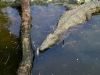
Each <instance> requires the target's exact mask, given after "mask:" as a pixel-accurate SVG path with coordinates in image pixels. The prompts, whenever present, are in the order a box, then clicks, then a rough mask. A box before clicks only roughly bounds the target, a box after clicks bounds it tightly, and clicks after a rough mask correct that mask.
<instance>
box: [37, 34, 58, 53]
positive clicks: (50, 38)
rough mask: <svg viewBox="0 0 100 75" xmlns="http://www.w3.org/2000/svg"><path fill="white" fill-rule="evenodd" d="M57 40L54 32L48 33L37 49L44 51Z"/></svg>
mask: <svg viewBox="0 0 100 75" xmlns="http://www.w3.org/2000/svg"><path fill="white" fill-rule="evenodd" d="M57 41H58V36H57V35H54V34H49V35H48V36H47V38H46V39H45V40H44V41H43V43H42V45H41V46H40V48H39V50H40V51H44V50H46V49H48V48H50V47H51V46H53V45H54V44H55V43H56V42H57Z"/></svg>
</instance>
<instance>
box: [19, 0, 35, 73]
mask: <svg viewBox="0 0 100 75" xmlns="http://www.w3.org/2000/svg"><path fill="white" fill-rule="evenodd" d="M21 7H22V25H21V43H22V62H21V64H20V66H19V69H18V75H31V70H32V62H33V52H32V47H31V38H30V29H31V16H30V2H29V0H22V5H21Z"/></svg>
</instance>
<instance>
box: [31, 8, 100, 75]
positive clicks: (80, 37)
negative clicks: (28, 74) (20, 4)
mask: <svg viewBox="0 0 100 75" xmlns="http://www.w3.org/2000/svg"><path fill="white" fill-rule="evenodd" d="M36 7H37V8H36ZM36 7H35V6H34V7H33V8H32V17H33V20H32V24H33V27H32V34H31V35H32V40H33V41H34V42H33V43H35V44H36V47H38V46H39V45H40V44H41V42H42V41H43V40H44V39H45V37H46V35H47V34H48V33H50V32H52V31H53V28H54V27H56V24H57V20H58V19H59V17H60V15H61V14H62V13H63V12H64V9H63V8H61V7H60V8H58V7H55V6H54V7H53V8H51V7H50V8H49V7H40V6H36ZM37 11H38V12H37ZM62 11H63V12H62ZM99 24H100V15H96V16H93V17H92V19H91V20H90V21H88V22H87V23H85V24H83V25H80V26H78V27H75V28H72V29H70V35H69V36H66V35H64V44H63V43H62V42H61V43H59V44H58V45H56V46H54V47H52V48H51V49H49V50H47V51H46V52H44V53H41V54H40V56H38V57H36V59H35V61H34V68H33V75H99V74H100V71H99V69H100V65H99V64H100V55H99V54H100V39H99V38H100V25H99ZM66 34H67V33H66ZM34 35H35V36H34Z"/></svg>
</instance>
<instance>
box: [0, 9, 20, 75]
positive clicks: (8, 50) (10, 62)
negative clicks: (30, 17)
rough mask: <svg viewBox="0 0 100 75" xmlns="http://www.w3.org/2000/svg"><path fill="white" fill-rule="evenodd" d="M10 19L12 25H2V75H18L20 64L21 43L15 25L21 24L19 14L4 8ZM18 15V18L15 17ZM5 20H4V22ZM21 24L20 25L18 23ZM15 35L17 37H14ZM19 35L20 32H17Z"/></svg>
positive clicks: (0, 41) (0, 39)
mask: <svg viewBox="0 0 100 75" xmlns="http://www.w3.org/2000/svg"><path fill="white" fill-rule="evenodd" d="M2 11H3V12H4V13H6V14H7V15H8V17H9V20H10V21H11V22H10V25H4V24H3V25H0V75H16V71H17V68H18V63H19V57H20V55H19V54H18V53H19V50H20V49H19V43H18V38H17V37H16V36H17V34H16V33H15V32H14V30H16V31H17V30H18V29H16V28H15V29H14V26H13V25H17V26H18V24H19V23H20V21H17V20H19V19H18V18H17V17H18V13H17V14H16V10H15V9H12V8H9V7H8V8H4V9H3V10H2ZM14 14H16V16H15V15H14ZM3 20H4V19H2V21H3ZM16 22H19V23H16ZM12 33H15V34H16V36H15V35H12ZM17 33H19V32H17Z"/></svg>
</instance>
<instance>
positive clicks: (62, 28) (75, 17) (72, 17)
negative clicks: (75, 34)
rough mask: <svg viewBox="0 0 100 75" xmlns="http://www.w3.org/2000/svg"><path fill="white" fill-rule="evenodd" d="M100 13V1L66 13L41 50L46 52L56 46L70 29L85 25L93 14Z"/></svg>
mask: <svg viewBox="0 0 100 75" xmlns="http://www.w3.org/2000/svg"><path fill="white" fill-rule="evenodd" d="M96 12H100V1H91V2H88V3H85V4H83V5H80V6H79V7H78V8H76V9H73V10H69V11H67V12H65V13H64V14H63V15H62V16H61V18H60V20H59V22H58V26H57V28H56V30H55V31H54V32H53V33H50V34H49V35H48V36H47V37H46V39H45V40H44V41H43V43H42V45H41V46H40V48H39V50H40V51H44V50H45V49H47V48H50V47H51V46H53V45H54V44H56V43H57V42H58V41H59V40H60V39H61V37H62V35H63V34H64V32H66V31H67V30H68V29H69V28H70V27H73V26H76V25H79V24H82V23H84V22H85V21H86V20H88V19H90V18H91V15H92V14H93V13H96Z"/></svg>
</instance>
